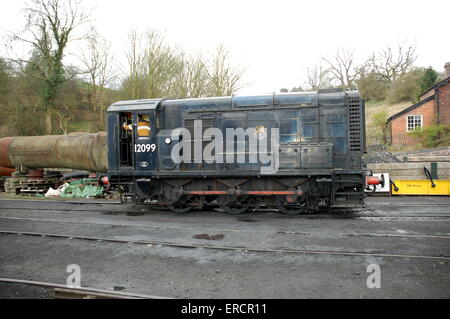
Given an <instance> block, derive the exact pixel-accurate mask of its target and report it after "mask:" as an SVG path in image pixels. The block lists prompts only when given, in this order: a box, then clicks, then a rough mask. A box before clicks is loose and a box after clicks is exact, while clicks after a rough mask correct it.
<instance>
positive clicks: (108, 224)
mask: <svg viewBox="0 0 450 319" xmlns="http://www.w3.org/2000/svg"><path fill="white" fill-rule="evenodd" d="M0 220H25V221H32V222H43V223H61V224H83V225H99V226H121V227H138V228H145V229H155V230H188V231H191V230H192V231H193V230H196V228H200V227H202V226H191V227H180V226H155V225H148V224H147V225H144V224H135V223H105V222H89V221H68V220H54V219H49V218H29V217H11V216H7V217H5V216H0ZM213 230H214V232H220V233H259V234H279V235H283V234H286V235H287V234H289V235H302V236H312V235H320V234H321V233H319V232H303V231H290V230H258V229H251V230H250V229H230V228H214V229H213ZM328 235H333V236H342V237H392V238H436V239H450V235H426V234H393V233H328Z"/></svg>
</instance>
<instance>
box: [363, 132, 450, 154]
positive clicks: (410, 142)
mask: <svg viewBox="0 0 450 319" xmlns="http://www.w3.org/2000/svg"><path fill="white" fill-rule="evenodd" d="M366 144H367V151H368V152H376V151H383V150H384V151H390V152H410V151H425V150H435V149H441V148H448V147H450V138H449V136H442V137H441V138H437V139H430V138H425V137H422V136H417V135H413V134H409V133H406V134H396V135H392V138H390V137H387V136H379V135H377V136H368V137H366Z"/></svg>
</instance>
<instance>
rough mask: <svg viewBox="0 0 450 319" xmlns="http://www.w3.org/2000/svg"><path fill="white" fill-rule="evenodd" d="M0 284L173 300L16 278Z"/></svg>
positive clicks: (79, 293)
mask: <svg viewBox="0 0 450 319" xmlns="http://www.w3.org/2000/svg"><path fill="white" fill-rule="evenodd" d="M0 282H6V283H13V284H25V285H32V286H41V287H48V288H57V289H64V290H66V292H71V291H72V293H74V294H78V295H82V294H86V295H91V296H96V295H97V296H99V295H100V296H101V297H109V298H125V299H172V298H169V297H161V296H154V295H146V294H138V293H131V292H122V291H115V290H106V289H98V288H92V287H76V288H71V287H69V286H67V285H62V284H57V283H51V282H45V281H34V280H23V279H16V278H4V277H0Z"/></svg>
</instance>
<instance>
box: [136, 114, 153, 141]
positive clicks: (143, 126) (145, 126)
mask: <svg viewBox="0 0 450 319" xmlns="http://www.w3.org/2000/svg"><path fill="white" fill-rule="evenodd" d="M150 134H151V128H150V115H149V114H138V116H137V136H138V137H149V136H150Z"/></svg>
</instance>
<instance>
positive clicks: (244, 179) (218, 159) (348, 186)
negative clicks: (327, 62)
mask: <svg viewBox="0 0 450 319" xmlns="http://www.w3.org/2000/svg"><path fill="white" fill-rule="evenodd" d="M107 114H108V179H109V181H110V183H111V185H116V186H117V187H118V188H119V189H120V190H121V192H123V194H124V196H127V197H130V196H132V197H133V198H134V199H135V200H136V202H137V203H149V204H155V205H159V206H164V207H167V208H168V209H170V210H171V211H173V212H176V213H185V212H188V211H190V210H192V209H194V208H199V209H202V208H204V207H208V206H210V207H215V208H221V209H222V210H223V211H225V212H226V213H229V214H240V213H243V212H245V211H247V210H249V209H255V208H259V207H267V208H276V209H278V210H279V211H280V212H282V213H285V214H289V215H296V214H300V213H302V212H305V211H307V210H318V209H319V208H320V207H328V208H335V207H346V208H353V207H362V206H364V189H365V187H366V184H367V176H366V170H365V169H364V168H363V163H362V159H361V157H362V154H363V153H364V151H365V121H364V101H363V100H362V99H361V97H360V95H359V93H358V92H356V91H343V90H323V91H318V92H304V93H285V94H270V95H260V96H232V97H217V98H192V99H148V100H135V101H121V102H116V103H114V104H112V105H111V106H110V107H109V108H108V110H107ZM211 132H215V133H214V134H211ZM229 132H232V133H234V134H235V135H231V137H230V136H229V134H228V133H229ZM238 133H244V135H243V138H242V136H239V134H238ZM219 135H222V136H219ZM241 135H242V134H241ZM219 139H221V140H220V141H218V140H219ZM263 142H265V143H266V144H267V145H263ZM255 143H256V144H255ZM208 145H209V146H208ZM255 145H256V146H255ZM208 147H209V148H208ZM207 149H208V150H209V151H211V152H210V153H211V156H212V158H211V157H210V158H207V157H205V156H204V154H205V151H206V150H207ZM197 155H198V156H197ZM263 155H264V156H263ZM199 156H200V157H199ZM268 159H269V160H268ZM370 183H377V181H375V182H374V181H371V182H370Z"/></svg>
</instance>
